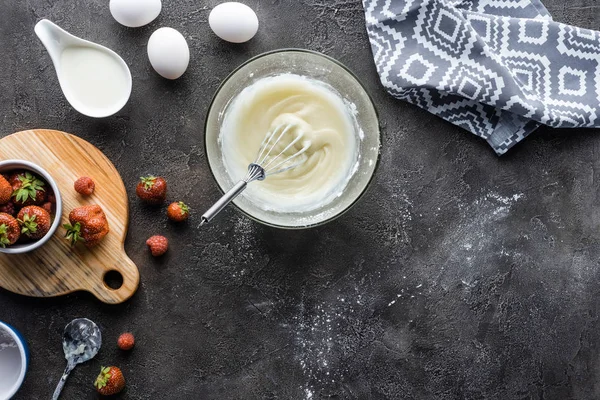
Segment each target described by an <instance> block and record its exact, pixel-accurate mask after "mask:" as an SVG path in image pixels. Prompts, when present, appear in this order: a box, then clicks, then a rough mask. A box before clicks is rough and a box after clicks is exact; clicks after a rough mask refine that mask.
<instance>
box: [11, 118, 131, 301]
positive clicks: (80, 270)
mask: <svg viewBox="0 0 600 400" xmlns="http://www.w3.org/2000/svg"><path fill="white" fill-rule="evenodd" d="M0 159H1V160H7V159H20V160H27V161H31V162H34V163H36V164H38V165H39V166H41V167H42V168H44V169H45V170H46V171H48V172H49V173H50V175H52V177H53V178H54V179H55V181H56V184H57V185H58V188H59V190H60V193H61V195H62V199H63V212H62V216H61V218H62V221H61V226H60V227H59V228H58V230H57V231H56V233H55V234H54V236H53V237H52V238H51V239H50V240H49V241H48V242H47V243H46V244H45V245H44V246H42V248H40V249H38V250H35V251H33V252H30V253H27V254H14V255H12V254H11V255H8V254H0V287H3V288H4V289H7V290H9V291H11V292H14V293H19V294H23V295H27V296H34V297H53V296H60V295H64V294H67V293H71V292H74V291H79V290H85V291H88V292H90V293H92V294H93V295H94V296H96V297H97V298H98V299H100V300H101V301H103V302H104V303H109V304H118V303H122V302H123V301H125V300H127V299H128V298H130V297H131V296H132V295H133V293H135V291H136V289H137V287H138V284H139V271H138V269H137V267H136V265H135V264H134V263H133V261H131V260H130V259H129V257H127V254H126V253H125V249H124V242H125V236H126V234H127V226H128V222H129V211H128V204H127V193H126V191H125V186H124V185H123V181H122V180H121V176H120V175H119V173H118V172H117V170H116V169H115V167H114V166H113V165H112V163H111V162H110V161H109V160H108V158H106V156H104V154H102V152H101V151H100V150H98V149H97V148H96V147H95V146H93V145H92V144H90V143H88V142H86V141H85V140H83V139H80V138H78V137H76V136H74V135H70V134H68V133H64V132H59V131H54V130H44V129H36V130H29V131H22V132H18V133H15V134H12V135H10V136H7V137H5V138H3V139H0ZM80 176H90V177H92V178H93V179H94V181H95V182H96V190H95V192H94V194H93V195H92V196H89V197H83V196H81V195H79V194H78V193H77V192H75V190H74V189H73V182H75V180H76V179H77V178H79V177H80ZM86 204H98V205H100V206H101V207H102V208H103V210H104V212H105V213H106V217H107V219H108V224H109V227H110V233H109V234H108V235H107V236H106V237H105V238H104V240H103V241H102V242H101V243H100V244H99V245H98V246H97V247H94V248H93V249H87V248H85V246H82V245H77V246H76V247H75V248H71V247H70V246H69V243H68V241H67V240H65V239H64V234H65V229H64V228H63V227H62V224H64V223H68V222H69V221H68V215H69V212H70V211H71V210H72V209H73V208H75V207H78V206H82V205H86ZM113 270H116V271H118V272H120V273H121V275H122V276H123V285H122V286H121V287H120V288H119V289H117V290H114V289H111V288H109V287H108V286H107V285H106V284H105V283H104V275H105V274H106V273H107V272H108V271H113Z"/></svg>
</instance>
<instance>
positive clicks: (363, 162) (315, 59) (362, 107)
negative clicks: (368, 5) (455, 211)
mask: <svg viewBox="0 0 600 400" xmlns="http://www.w3.org/2000/svg"><path fill="white" fill-rule="evenodd" d="M285 73H292V74H296V75H302V76H306V77H308V78H312V79H316V80H319V81H322V82H324V83H326V84H328V85H330V86H331V87H332V88H333V89H334V90H336V91H337V92H338V94H339V95H340V96H341V97H342V99H344V101H345V102H347V104H352V105H353V106H352V108H353V110H352V111H353V112H354V115H355V119H356V125H357V126H356V130H357V134H358V133H359V132H360V135H359V136H360V139H359V141H358V146H359V149H360V150H359V160H358V169H357V170H356V172H355V173H354V175H352V177H351V178H350V181H349V182H348V184H347V185H346V187H345V188H344V190H343V192H342V193H341V195H340V196H338V197H337V198H335V199H334V200H333V201H332V202H330V203H327V204H324V205H323V206H321V207H320V208H317V209H314V210H311V211H306V212H297V213H295V212H291V213H290V212H285V213H283V212H276V211H269V210H263V209H262V208H260V207H259V206H258V205H257V204H255V203H253V202H252V201H251V200H250V199H248V198H247V197H245V196H244V193H242V194H241V195H240V196H239V197H238V198H237V199H235V200H234V201H233V203H234V204H235V205H236V206H237V207H238V208H239V209H240V210H241V211H242V212H243V213H245V214H246V215H247V216H249V217H250V218H252V219H254V220H256V221H258V222H261V223H263V224H266V225H270V226H274V227H278V228H287V229H301V228H308V227H313V226H316V225H321V224H324V223H326V222H329V221H331V220H333V219H335V218H337V217H339V216H340V215H342V214H343V213H344V212H346V211H347V210H348V209H350V207H352V206H353V205H354V204H355V203H356V202H357V201H358V199H359V198H360V197H361V196H362V195H363V193H364V192H365V190H366V189H367V187H368V186H369V183H370V182H371V179H372V177H373V174H374V173H375V169H376V168H377V164H378V160H379V146H380V133H379V121H378V118H377V112H376V110H375V107H374V105H373V101H372V100H371V98H370V97H369V95H368V94H367V92H366V91H365V89H364V87H363V86H362V84H361V83H360V82H359V80H358V78H356V76H354V74H353V73H352V72H350V71H349V70H348V69H347V68H346V67H345V66H343V65H342V64H340V63H339V62H338V61H336V60H334V59H333V58H331V57H328V56H325V55H323V54H320V53H317V52H313V51H308V50H295V49H290V50H278V51H274V52H269V53H265V54H262V55H259V56H257V57H254V58H252V59H251V60H249V61H247V62H246V63H244V64H243V65H241V66H240V67H239V68H237V69H236V70H235V71H233V72H232V73H231V74H230V75H229V76H228V77H227V79H225V81H224V82H223V83H222V84H221V87H220V88H219V89H218V90H217V93H216V94H215V97H214V98H213V101H212V104H211V105H210V108H209V110H208V116H207V119H206V124H205V128H204V129H205V146H206V155H207V158H208V163H209V166H210V170H211V171H212V174H213V176H214V177H215V180H216V181H217V184H218V185H219V187H220V188H221V190H222V191H227V190H229V189H230V188H231V187H232V186H233V185H235V184H236V183H237V182H238V181H239V180H240V179H242V178H243V176H240V177H238V178H237V179H232V178H231V177H230V176H229V174H228V173H227V170H226V169H225V164H224V162H223V155H222V152H221V144H220V141H219V133H220V131H221V126H222V124H223V119H224V116H225V113H226V112H227V109H228V107H229V105H230V104H231V102H232V100H233V99H234V98H235V97H236V96H237V95H238V94H239V93H240V92H241V91H242V90H244V89H245V88H246V87H248V86H250V85H252V84H253V83H255V82H256V81H258V80H260V79H262V78H266V77H270V76H275V75H281V74H285ZM266 133H267V132H265V134H266ZM250 185H260V182H252V183H250ZM214 200H215V201H216V200H217V199H214Z"/></svg>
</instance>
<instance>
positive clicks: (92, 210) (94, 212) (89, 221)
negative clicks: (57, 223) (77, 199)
mask: <svg viewBox="0 0 600 400" xmlns="http://www.w3.org/2000/svg"><path fill="white" fill-rule="evenodd" d="M69 222H71V224H65V225H63V227H64V228H65V229H66V230H67V234H66V235H65V237H66V238H67V239H69V240H70V241H71V246H74V245H75V244H76V243H77V242H78V241H83V242H84V244H85V245H86V246H87V247H94V246H96V245H97V244H98V243H100V241H101V240H102V239H103V238H104V236H106V234H107V233H108V232H109V231H110V229H109V227H108V220H107V219H106V214H104V211H103V210H102V207H100V206H99V205H96V204H93V205H89V206H83V207H77V208H75V209H73V210H72V211H71V212H70V213H69Z"/></svg>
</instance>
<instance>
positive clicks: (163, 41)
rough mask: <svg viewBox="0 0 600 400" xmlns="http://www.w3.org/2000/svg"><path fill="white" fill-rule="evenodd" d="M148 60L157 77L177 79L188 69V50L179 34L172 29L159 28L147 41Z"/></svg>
mask: <svg viewBox="0 0 600 400" xmlns="http://www.w3.org/2000/svg"><path fill="white" fill-rule="evenodd" d="M148 59H149V60H150V64H152V68H154V70H155V71H156V72H158V74H159V75H161V76H162V77H164V78H167V79H177V78H179V77H180V76H181V75H183V73H184V72H185V70H186V69H187V67H188V64H189V62H190V49H189V47H188V45H187V42H186V40H185V38H184V37H183V35H182V34H181V33H179V32H178V31H176V30H175V29H173V28H166V27H165V28H160V29H157V30H156V31H155V32H154V33H153V34H152V36H150V39H149V40H148Z"/></svg>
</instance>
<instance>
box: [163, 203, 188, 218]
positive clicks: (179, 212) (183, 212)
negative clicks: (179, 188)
mask: <svg viewBox="0 0 600 400" xmlns="http://www.w3.org/2000/svg"><path fill="white" fill-rule="evenodd" d="M167 217H168V218H169V219H170V220H171V221H175V222H183V221H185V220H186V219H188V218H189V217H190V208H189V207H188V206H187V205H186V204H185V203H184V202H183V201H178V202H175V203H171V204H169V207H168V208H167Z"/></svg>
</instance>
